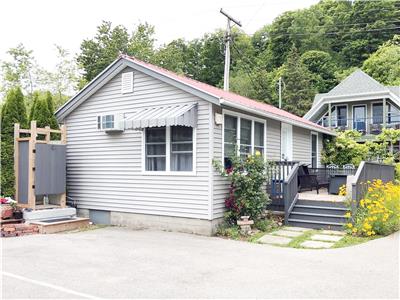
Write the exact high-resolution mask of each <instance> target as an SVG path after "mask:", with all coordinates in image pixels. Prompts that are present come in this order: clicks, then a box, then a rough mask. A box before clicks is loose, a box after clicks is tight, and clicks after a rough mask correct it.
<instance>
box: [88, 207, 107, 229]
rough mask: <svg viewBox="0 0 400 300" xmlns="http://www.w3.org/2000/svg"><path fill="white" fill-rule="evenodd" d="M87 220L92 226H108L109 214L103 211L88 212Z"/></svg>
mask: <svg viewBox="0 0 400 300" xmlns="http://www.w3.org/2000/svg"><path fill="white" fill-rule="evenodd" d="M89 218H90V221H92V222H93V224H103V225H110V224H111V221H110V212H109V211H104V210H94V209H90V210H89Z"/></svg>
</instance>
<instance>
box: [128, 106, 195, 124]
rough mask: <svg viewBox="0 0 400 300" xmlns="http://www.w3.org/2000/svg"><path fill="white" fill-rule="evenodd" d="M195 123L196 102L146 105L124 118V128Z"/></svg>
mask: <svg viewBox="0 0 400 300" xmlns="http://www.w3.org/2000/svg"><path fill="white" fill-rule="evenodd" d="M196 125H197V103H191V104H181V105H170V106H155V107H148V108H144V109H141V110H138V111H137V112H135V113H133V114H132V115H128V116H127V117H126V119H125V129H140V128H147V127H163V126H188V127H196Z"/></svg>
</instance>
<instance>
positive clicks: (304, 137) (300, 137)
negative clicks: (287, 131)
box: [293, 126, 311, 164]
mask: <svg viewBox="0 0 400 300" xmlns="http://www.w3.org/2000/svg"><path fill="white" fill-rule="evenodd" d="M293 160H294V161H299V162H302V163H307V164H311V131H310V130H308V129H304V128H300V127H297V126H293Z"/></svg>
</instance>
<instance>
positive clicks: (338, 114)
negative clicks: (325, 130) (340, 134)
mask: <svg viewBox="0 0 400 300" xmlns="http://www.w3.org/2000/svg"><path fill="white" fill-rule="evenodd" d="M331 118H332V119H331V126H332V127H347V105H333V106H332V108H331ZM317 123H318V124H319V125H322V126H324V127H329V111H328V112H326V113H325V115H323V116H322V117H321V119H320V120H319V121H318V122H317Z"/></svg>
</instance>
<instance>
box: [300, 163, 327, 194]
mask: <svg viewBox="0 0 400 300" xmlns="http://www.w3.org/2000/svg"><path fill="white" fill-rule="evenodd" d="M298 181H299V192H301V191H302V190H304V189H310V191H312V190H313V188H315V189H316V190H317V194H319V188H320V187H321V184H320V183H319V181H318V177H317V175H316V174H310V171H309V170H308V166H307V165H301V166H299V171H298Z"/></svg>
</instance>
